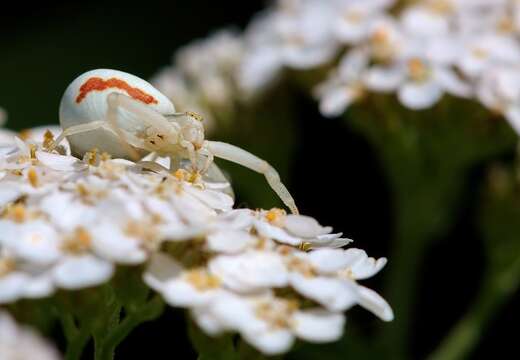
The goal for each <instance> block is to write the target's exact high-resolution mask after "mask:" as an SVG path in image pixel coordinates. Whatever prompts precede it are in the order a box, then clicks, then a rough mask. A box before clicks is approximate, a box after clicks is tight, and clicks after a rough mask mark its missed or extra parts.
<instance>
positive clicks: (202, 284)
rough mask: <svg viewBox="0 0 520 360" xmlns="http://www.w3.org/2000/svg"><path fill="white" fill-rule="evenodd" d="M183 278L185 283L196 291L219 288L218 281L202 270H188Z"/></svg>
mask: <svg viewBox="0 0 520 360" xmlns="http://www.w3.org/2000/svg"><path fill="white" fill-rule="evenodd" d="M184 276H185V279H186V281H187V282H189V283H190V284H191V285H192V286H193V287H194V288H195V289H197V290H198V291H207V290H211V289H216V288H218V287H219V286H220V279H219V278H218V277H216V276H214V275H211V274H209V273H208V272H207V271H205V270H204V269H193V270H189V271H188V272H187V273H186V274H185V275H184Z"/></svg>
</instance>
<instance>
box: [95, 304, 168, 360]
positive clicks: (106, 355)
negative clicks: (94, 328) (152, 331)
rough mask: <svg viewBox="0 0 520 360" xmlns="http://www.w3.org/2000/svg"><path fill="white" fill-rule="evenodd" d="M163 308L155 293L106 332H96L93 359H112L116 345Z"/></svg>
mask: <svg viewBox="0 0 520 360" xmlns="http://www.w3.org/2000/svg"><path fill="white" fill-rule="evenodd" d="M163 309H164V302H163V301H162V299H161V298H160V297H159V296H158V295H157V296H155V297H154V298H153V299H152V300H150V301H149V302H148V303H146V304H145V305H143V306H142V307H140V308H138V309H136V310H134V311H132V312H130V313H129V314H128V315H126V317H125V318H124V319H123V320H122V321H121V322H120V323H118V324H114V325H113V326H112V327H110V328H109V329H108V330H107V332H106V333H104V334H98V335H97V336H95V337H94V339H95V348H96V350H95V359H96V360H112V359H113V358H114V353H115V349H116V347H117V346H118V345H119V344H120V343H121V342H122V341H123V340H124V339H125V338H126V337H127V336H128V335H129V334H130V333H131V332H132V331H133V330H134V329H135V328H136V327H137V326H139V325H140V324H142V323H144V322H146V321H151V320H154V319H156V318H157V317H158V316H160V315H161V313H162V311H163Z"/></svg>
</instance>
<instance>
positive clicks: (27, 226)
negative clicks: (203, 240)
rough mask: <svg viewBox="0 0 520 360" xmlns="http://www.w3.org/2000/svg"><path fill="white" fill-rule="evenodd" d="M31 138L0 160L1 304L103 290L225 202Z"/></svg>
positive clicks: (124, 164)
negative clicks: (123, 268)
mask: <svg viewBox="0 0 520 360" xmlns="http://www.w3.org/2000/svg"><path fill="white" fill-rule="evenodd" d="M37 130H38V129H37ZM37 132H39V134H40V135H41V138H40V139H38V138H35V137H34V136H35V135H33V137H31V139H29V140H27V141H22V140H21V139H19V138H16V137H15V138H14V141H15V146H11V148H10V150H9V151H8V152H6V153H3V154H1V157H0V159H1V161H0V166H1V167H0V171H2V172H3V174H4V175H3V176H2V177H1V178H0V189H2V190H1V191H0V209H1V214H2V215H1V218H0V253H1V254H4V255H2V260H1V264H2V266H0V268H1V271H0V303H4V302H11V301H16V300H18V299H20V298H33V297H44V296H48V295H50V294H51V293H52V292H53V291H54V290H55V289H56V288H64V289H81V288H85V287H90V286H95V285H99V284H102V283H104V282H106V281H108V280H109V279H110V278H111V276H112V275H113V273H114V270H115V267H116V266H117V265H118V264H130V265H134V264H139V263H142V262H144V261H146V260H147V259H148V257H149V255H150V254H151V253H152V252H153V251H155V250H156V249H157V248H158V247H159V246H160V245H161V243H162V242H163V241H165V240H166V239H168V237H167V235H168V231H164V229H169V231H170V232H173V230H172V229H174V228H175V229H176V231H177V232H180V231H181V230H182V231H186V228H187V227H188V228H190V227H189V226H190V224H192V225H191V228H190V229H198V227H197V226H198V225H199V224H205V222H206V221H209V220H211V219H213V218H216V217H217V214H218V213H219V212H222V211H225V210H230V209H231V206H232V204H233V200H232V198H231V197H229V196H228V195H226V194H224V193H221V192H219V191H217V190H211V189H207V190H206V189H204V184H203V183H197V184H192V183H189V182H185V181H184V180H183V176H177V175H169V176H166V178H165V175H164V174H158V173H153V172H147V171H143V169H142V168H140V167H139V166H136V165H135V164H133V163H132V162H129V161H126V160H117V159H116V160H111V159H109V157H108V156H106V155H99V154H96V153H95V152H92V153H87V154H86V156H85V159H84V160H79V159H76V158H74V157H72V156H70V155H62V154H60V153H57V152H53V153H50V152H48V151H47V150H46V142H49V141H51V140H52V137H53V136H52V134H49V133H47V132H46V131H43V130H38V131H33V130H31V131H30V133H31V134H36V133H37ZM27 133H29V132H26V134H27ZM41 140H43V141H41ZM65 153H66V152H65ZM181 175H182V173H181ZM107 214H109V216H107ZM204 215H205V216H206V217H204ZM193 224H196V225H197V226H196V225H193Z"/></svg>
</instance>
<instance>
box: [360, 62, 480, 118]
mask: <svg viewBox="0 0 520 360" xmlns="http://www.w3.org/2000/svg"><path fill="white" fill-rule="evenodd" d="M365 81H366V86H367V87H368V88H370V89H373V90H376V91H382V92H387V91H397V95H398V98H399V100H400V102H401V103H402V104H403V105H405V106H406V107H408V108H410V109H414V110H419V109H425V108H429V107H431V106H433V105H434V104H435V103H437V102H438V101H439V100H440V99H441V97H442V95H443V94H444V92H448V93H450V94H454V95H457V96H459V97H468V96H469V95H470V94H471V91H472V89H471V87H470V86H469V84H467V83H466V82H464V81H463V80H462V79H461V78H460V77H459V76H458V75H457V74H456V73H455V72H454V71H453V70H452V69H450V68H449V67H446V66H441V65H436V64H433V63H429V62H428V61H427V60H426V59H424V58H421V57H415V56H414V57H410V58H408V59H405V60H404V61H402V62H397V63H395V64H393V65H391V66H374V67H372V68H371V69H370V70H368V71H367V73H366V78H365Z"/></svg>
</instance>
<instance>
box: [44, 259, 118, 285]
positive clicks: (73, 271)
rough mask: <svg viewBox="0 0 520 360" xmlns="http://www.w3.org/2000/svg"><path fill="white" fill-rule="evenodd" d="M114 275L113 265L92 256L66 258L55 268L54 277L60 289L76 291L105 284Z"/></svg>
mask: <svg viewBox="0 0 520 360" xmlns="http://www.w3.org/2000/svg"><path fill="white" fill-rule="evenodd" d="M113 273H114V265H113V264H111V263H109V262H107V261H104V260H101V259H99V258H96V257H95V256H92V255H83V256H67V257H66V258H64V259H63V261H62V262H61V263H59V264H58V265H56V267H55V268H54V271H53V276H54V281H55V282H56V284H57V285H58V286H59V287H61V288H64V289H69V290H75V289H82V288H86V287H91V286H96V285H100V284H103V283H104V282H106V281H108V280H109V279H110V278H111V277H112V274H113Z"/></svg>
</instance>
